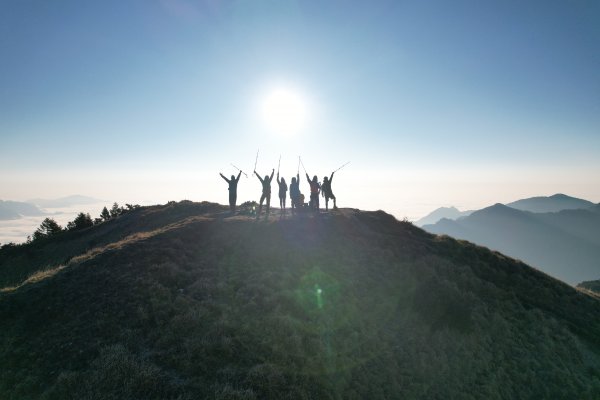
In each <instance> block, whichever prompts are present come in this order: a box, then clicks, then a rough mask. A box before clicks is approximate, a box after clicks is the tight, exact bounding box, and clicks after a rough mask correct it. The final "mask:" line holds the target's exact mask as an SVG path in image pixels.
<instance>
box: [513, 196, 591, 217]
mask: <svg viewBox="0 0 600 400" xmlns="http://www.w3.org/2000/svg"><path fill="white" fill-rule="evenodd" d="M506 205H507V206H509V207H512V208H516V209H517V210H521V211H530V212H534V213H547V212H558V211H562V210H575V209H586V208H590V207H592V206H594V203H592V202H591V201H587V200H583V199H578V198H576V197H571V196H567V195H566V194H562V193H558V194H555V195H553V196H549V197H544V196H539V197H530V198H528V199H522V200H517V201H513V202H512V203H508V204H506Z"/></svg>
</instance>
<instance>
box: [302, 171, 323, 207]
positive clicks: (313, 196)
mask: <svg viewBox="0 0 600 400" xmlns="http://www.w3.org/2000/svg"><path fill="white" fill-rule="evenodd" d="M306 180H307V181H308V184H309V185H310V207H311V208H312V209H313V210H315V211H319V190H320V189H321V185H320V184H319V181H318V180H317V176H316V175H315V176H313V178H312V181H311V180H310V177H309V176H308V173H307V174H306Z"/></svg>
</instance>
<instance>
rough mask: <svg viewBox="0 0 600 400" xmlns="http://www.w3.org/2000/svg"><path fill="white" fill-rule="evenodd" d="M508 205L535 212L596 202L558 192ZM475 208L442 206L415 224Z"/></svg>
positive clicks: (453, 217) (463, 214)
mask: <svg viewBox="0 0 600 400" xmlns="http://www.w3.org/2000/svg"><path fill="white" fill-rule="evenodd" d="M505 205H506V206H508V207H511V208H514V209H516V210H521V211H530V212H534V213H547V212H558V211H562V210H577V209H586V208H590V207H593V206H594V205H595V204H594V203H592V202H591V201H588V200H583V199H578V198H577V197H571V196H567V195H566V194H562V193H557V194H555V195H552V196H547V197H546V196H538V197H530V198H527V199H521V200H517V201H513V202H512V203H508V204H505ZM473 211H474V210H471V211H460V210H458V209H457V208H456V207H440V208H438V209H436V210H434V211H432V212H431V213H429V214H427V215H426V216H425V217H423V218H421V219H419V220H417V221H415V225H417V226H421V227H422V226H424V225H429V224H435V223H436V222H438V221H439V220H441V219H442V218H448V219H459V218H461V217H466V216H468V215H471V214H472V213H473Z"/></svg>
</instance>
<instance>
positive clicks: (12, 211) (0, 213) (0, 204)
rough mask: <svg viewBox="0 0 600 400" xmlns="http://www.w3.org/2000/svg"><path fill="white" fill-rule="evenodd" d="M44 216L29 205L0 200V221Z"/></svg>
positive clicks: (37, 209) (43, 213)
mask: <svg viewBox="0 0 600 400" xmlns="http://www.w3.org/2000/svg"><path fill="white" fill-rule="evenodd" d="M45 214H46V213H45V212H43V211H42V210H40V209H39V208H37V207H36V206H35V205H33V204H30V203H25V202H21V201H11V200H0V220H11V219H19V218H21V217H33V216H40V215H45Z"/></svg>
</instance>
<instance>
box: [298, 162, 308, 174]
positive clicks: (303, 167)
mask: <svg viewBox="0 0 600 400" xmlns="http://www.w3.org/2000/svg"><path fill="white" fill-rule="evenodd" d="M300 164H302V169H304V173H305V174H307V175H308V172H306V167H305V166H304V163H303V162H302V159H300Z"/></svg>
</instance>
